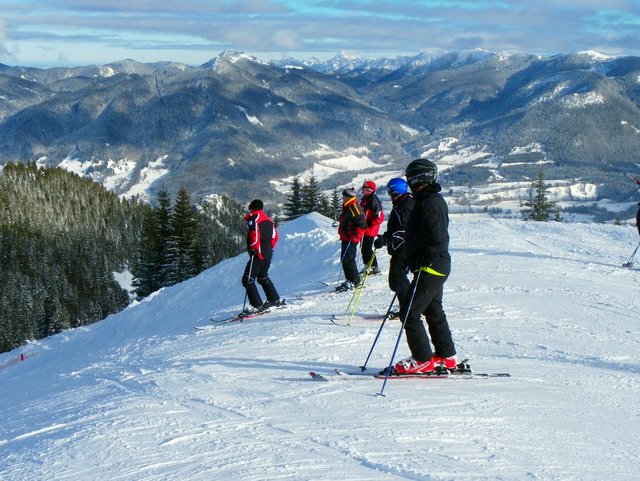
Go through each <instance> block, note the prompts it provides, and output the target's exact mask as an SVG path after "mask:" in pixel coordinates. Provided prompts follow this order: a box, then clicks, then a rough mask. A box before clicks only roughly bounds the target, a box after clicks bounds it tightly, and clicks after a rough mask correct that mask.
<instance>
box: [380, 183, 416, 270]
mask: <svg viewBox="0 0 640 481" xmlns="http://www.w3.org/2000/svg"><path fill="white" fill-rule="evenodd" d="M414 204H415V202H414V200H413V197H411V194H403V195H400V196H398V197H396V198H395V199H394V200H393V209H391V212H390V213H389V219H387V230H386V231H385V233H384V234H383V237H384V238H385V244H386V245H387V252H388V253H389V255H390V256H394V257H396V258H398V259H406V257H407V242H406V241H407V222H408V220H409V216H410V215H411V211H413V206H414Z"/></svg>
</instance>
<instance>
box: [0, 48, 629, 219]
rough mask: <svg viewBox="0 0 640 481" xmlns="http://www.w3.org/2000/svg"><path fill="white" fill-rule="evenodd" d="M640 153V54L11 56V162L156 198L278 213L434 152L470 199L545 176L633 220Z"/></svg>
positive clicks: (0, 92) (2, 104)
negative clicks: (52, 64)
mask: <svg viewBox="0 0 640 481" xmlns="http://www.w3.org/2000/svg"><path fill="white" fill-rule="evenodd" d="M639 152H640V57H631V56H623V57H606V56H603V55H599V54H597V53H595V52H579V53H571V54H562V55H556V56H552V57H540V56H536V55H531V54H511V55H507V54H504V53H494V52H487V51H469V52H450V53H446V54H440V55H430V54H426V53H422V54H420V55H417V56H406V57H404V56H403V57H397V58H393V59H390V58H386V59H363V58H358V57H353V56H348V55H344V54H341V55H338V56H336V57H334V58H333V59H330V60H328V61H319V60H317V59H307V60H303V61H300V60H296V59H285V60H281V61H277V62H271V63H265V62H262V61H260V60H258V59H256V58H254V57H252V56H251V55H248V54H244V53H239V52H229V51H227V52H222V53H221V54H220V55H218V56H216V57H215V58H213V59H212V60H210V61H209V62H206V63H205V64H203V65H199V66H188V65H185V64H180V63H170V62H163V63H154V64H144V63H139V62H136V61H133V60H123V61H119V62H114V63H111V64H108V65H90V66H83V67H73V68H51V69H38V68H30V67H17V66H14V67H11V66H7V65H2V64H0V165H3V164H5V163H6V162H9V161H19V162H26V161H36V162H38V163H42V164H46V165H60V166H62V167H65V168H67V169H69V170H73V171H76V172H78V173H81V174H82V175H86V176H89V177H90V178H92V179H94V180H96V181H98V182H101V183H104V184H105V185H106V186H107V187H108V188H110V189H111V190H113V191H114V192H116V193H118V194H121V195H127V196H129V195H140V196H142V197H143V198H147V199H149V198H151V197H152V195H153V193H154V192H156V191H157V190H159V189H168V190H169V191H175V190H177V189H178V188H179V187H180V186H185V187H186V188H187V190H188V191H189V192H191V193H192V195H193V196H195V197H199V196H207V195H209V194H212V193H222V194H227V195H229V196H231V197H232V198H234V199H236V200H238V201H240V202H244V201H246V200H248V199H250V198H254V197H264V198H265V199H266V200H270V201H273V202H275V203H278V202H282V200H283V198H284V196H283V194H284V193H286V191H287V181H288V180H290V179H291V178H293V177H294V176H301V175H308V174H310V173H313V174H314V175H317V176H319V177H320V181H321V186H322V187H323V188H324V189H327V190H330V189H333V188H335V187H340V186H343V185H347V184H349V183H351V182H354V180H355V179H357V176H358V175H365V176H366V175H367V174H370V175H371V176H377V177H378V178H379V179H382V178H384V176H385V175H386V177H390V176H393V175H398V174H401V173H402V170H403V168H404V166H406V164H407V163H408V162H409V161H410V160H412V159H413V158H416V157H418V156H428V157H429V158H430V159H432V160H434V161H435V162H436V163H437V164H438V166H439V168H440V172H441V180H442V183H443V186H444V187H445V189H446V190H448V191H449V192H450V193H451V194H454V195H458V196H459V195H462V194H461V193H465V192H466V191H468V190H469V189H472V188H474V187H475V188H478V187H481V188H487V187H488V186H493V187H495V186H497V185H502V186H506V185H508V186H510V188H512V187H513V185H518V186H519V188H520V190H522V186H523V185H526V183H531V181H532V180H533V179H534V178H535V177H536V175H537V174H538V173H539V172H540V170H541V169H544V173H545V177H546V178H547V179H549V180H550V181H551V183H552V185H553V186H557V187H558V192H559V193H561V192H562V191H563V188H564V189H565V190H566V191H567V192H569V194H568V197H569V198H566V197H567V196H566V195H565V196H564V198H563V196H562V194H560V195H559V197H558V198H559V200H575V199H574V197H575V196H574V195H573V193H575V191H576V190H578V191H585V190H588V191H589V195H587V196H578V197H580V200H581V201H583V202H589V203H593V202H599V201H602V200H608V201H611V200H612V201H614V202H616V203H621V204H622V207H618V208H616V211H617V212H618V213H619V212H620V211H621V210H622V211H625V209H626V210H627V211H628V212H627V213H628V214H629V213H630V212H631V210H632V206H634V205H635V202H637V199H636V197H637V186H635V185H634V184H633V183H632V182H630V181H628V180H627V179H626V178H625V176H624V175H623V174H624V173H635V174H639V173H640V163H639V162H638V155H639ZM383 174H384V175H383ZM523 183H524V184H523ZM563 186H564V187H563ZM525 190H526V189H525ZM519 195H520V198H521V197H522V195H523V194H522V192H521V193H520V194H519ZM493 199H494V200H495V199H496V194H495V193H494V195H493ZM467 201H468V199H467ZM492 202H493V203H492ZM498 204H499V202H497V201H495V202H494V201H490V202H489V205H498ZM484 205H485V207H486V206H487V205H488V204H487V203H485V204H484Z"/></svg>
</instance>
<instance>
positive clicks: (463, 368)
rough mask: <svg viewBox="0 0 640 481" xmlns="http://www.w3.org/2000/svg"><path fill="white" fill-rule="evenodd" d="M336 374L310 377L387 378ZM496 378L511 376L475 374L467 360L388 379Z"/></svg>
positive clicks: (337, 371) (361, 373)
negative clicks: (450, 368) (446, 366)
mask: <svg viewBox="0 0 640 481" xmlns="http://www.w3.org/2000/svg"><path fill="white" fill-rule="evenodd" d="M334 373H335V374H333V375H322V374H319V373H317V372H315V371H310V372H309V375H310V376H311V379H313V380H315V381H321V382H327V381H331V380H340V381H347V380H358V379H384V378H385V377H386V376H385V375H384V374H382V371H376V372H364V371H357V372H349V371H343V370H342V369H334ZM496 377H511V374H510V373H508V372H475V371H473V370H472V369H471V368H470V367H469V365H468V364H467V360H466V359H465V360H464V361H462V362H461V363H459V364H458V367H457V368H456V369H452V370H448V369H446V368H440V369H436V370H435V371H433V372H429V373H423V374H401V375H398V374H392V375H390V376H389V377H388V379H448V378H458V379H477V378H480V379H486V378H496Z"/></svg>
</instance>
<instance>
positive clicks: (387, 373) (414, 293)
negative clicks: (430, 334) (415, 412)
mask: <svg viewBox="0 0 640 481" xmlns="http://www.w3.org/2000/svg"><path fill="white" fill-rule="evenodd" d="M421 272H422V269H419V270H418V274H416V277H415V279H414V284H413V290H412V291H411V299H409V304H408V305H407V310H406V311H405V313H404V319H403V320H402V326H401V327H400V333H399V334H398V339H397V341H396V346H395V347H394V348H393V353H392V354H391V360H390V361H389V366H388V367H387V372H386V374H385V376H384V382H383V383H382V388H381V389H380V392H379V393H378V395H379V396H383V397H384V394H382V393H383V392H384V387H385V386H386V385H387V380H388V379H389V374H391V367H392V366H393V360H394V359H395V357H396V352H397V351H398V345H399V344H400V338H401V337H402V331H404V326H405V324H406V323H407V318H408V317H409V311H410V310H411V305H412V304H413V298H414V296H415V295H416V289H417V288H418V282H420V273H421Z"/></svg>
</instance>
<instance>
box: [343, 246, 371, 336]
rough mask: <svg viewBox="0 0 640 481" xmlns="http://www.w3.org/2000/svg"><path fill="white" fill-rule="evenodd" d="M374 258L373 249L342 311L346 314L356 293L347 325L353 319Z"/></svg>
mask: <svg viewBox="0 0 640 481" xmlns="http://www.w3.org/2000/svg"><path fill="white" fill-rule="evenodd" d="M375 258H376V250H375V249H374V250H373V255H372V256H371V259H369V262H368V263H367V267H366V268H365V270H364V277H363V278H362V281H361V282H360V284H359V285H358V286H357V287H356V290H355V291H353V295H352V296H351V300H350V301H349V304H348V305H347V308H346V309H345V310H344V313H345V314H347V312H349V308H350V307H351V303H353V299H354V298H356V294H358V296H357V298H356V303H355V304H354V305H353V310H352V311H351V316H350V317H349V321H348V322H347V325H351V319H353V315H354V314H355V312H356V308H357V307H358V302H360V296H361V295H362V291H363V290H364V285H365V284H366V282H367V278H368V277H369V271H371V266H372V265H373V260H374V259H375Z"/></svg>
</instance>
